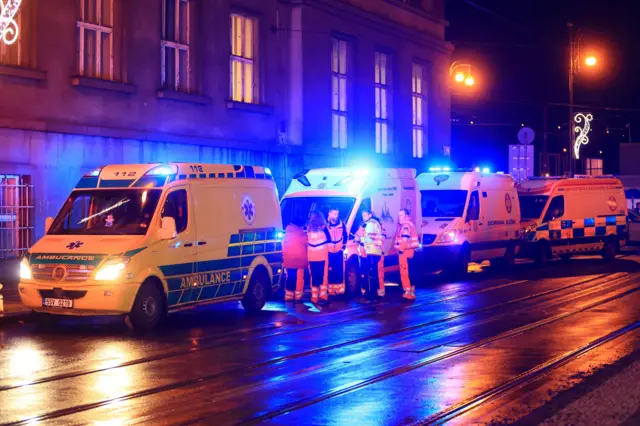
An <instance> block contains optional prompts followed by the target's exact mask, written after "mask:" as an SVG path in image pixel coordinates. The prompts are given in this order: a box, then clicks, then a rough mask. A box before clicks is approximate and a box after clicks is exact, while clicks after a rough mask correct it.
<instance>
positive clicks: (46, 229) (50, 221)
mask: <svg viewBox="0 0 640 426" xmlns="http://www.w3.org/2000/svg"><path fill="white" fill-rule="evenodd" d="M51 225H53V218H52V217H51V216H49V217H48V218H46V219H45V220H44V234H45V235H47V233H48V232H49V229H51Z"/></svg>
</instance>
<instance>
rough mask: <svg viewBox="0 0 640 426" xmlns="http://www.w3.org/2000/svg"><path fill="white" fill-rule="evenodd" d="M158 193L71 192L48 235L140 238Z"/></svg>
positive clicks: (146, 191)
mask: <svg viewBox="0 0 640 426" xmlns="http://www.w3.org/2000/svg"><path fill="white" fill-rule="evenodd" d="M161 193H162V191H161V190H159V189H149V190H135V189H106V190H93V191H73V192H72V193H71V195H70V196H69V198H68V199H67V201H66V202H65V203H64V205H63V206H62V209H61V210H60V213H58V216H57V217H56V219H55V220H54V221H53V224H52V225H51V228H50V229H49V232H48V234H50V235H144V234H146V233H147V229H148V228H149V224H150V222H151V219H152V218H153V213H154V212H155V210H156V207H157V205H158V200H159V199H160V194H161Z"/></svg>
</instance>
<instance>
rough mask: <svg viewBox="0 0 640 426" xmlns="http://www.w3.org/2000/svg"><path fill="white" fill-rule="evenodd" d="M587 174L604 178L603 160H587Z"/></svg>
mask: <svg viewBox="0 0 640 426" xmlns="http://www.w3.org/2000/svg"><path fill="white" fill-rule="evenodd" d="M586 163H587V174H588V175H590V176H602V158H587V159H586Z"/></svg>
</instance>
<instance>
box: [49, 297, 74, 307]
mask: <svg viewBox="0 0 640 426" xmlns="http://www.w3.org/2000/svg"><path fill="white" fill-rule="evenodd" d="M42 306H46V307H48V308H73V300H71V299H51V298H49V297H45V298H44V299H42Z"/></svg>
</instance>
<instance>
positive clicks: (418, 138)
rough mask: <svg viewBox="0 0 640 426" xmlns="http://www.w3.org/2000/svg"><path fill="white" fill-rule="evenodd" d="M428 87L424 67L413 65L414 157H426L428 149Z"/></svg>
mask: <svg viewBox="0 0 640 426" xmlns="http://www.w3.org/2000/svg"><path fill="white" fill-rule="evenodd" d="M426 92H427V91H426V87H425V84H424V67H423V66H422V65H418V64H413V71H412V77H411V93H412V111H413V118H412V123H413V157H414V158H422V157H423V156H424V155H425V148H428V146H429V145H428V140H426V138H425V136H426V134H427V131H426V130H427V127H426V123H427V120H426V117H425V115H426V105H427V97H426Z"/></svg>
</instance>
